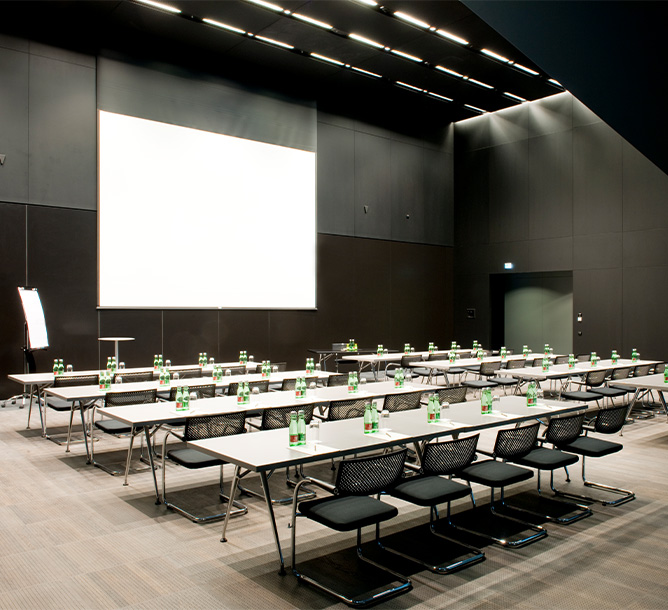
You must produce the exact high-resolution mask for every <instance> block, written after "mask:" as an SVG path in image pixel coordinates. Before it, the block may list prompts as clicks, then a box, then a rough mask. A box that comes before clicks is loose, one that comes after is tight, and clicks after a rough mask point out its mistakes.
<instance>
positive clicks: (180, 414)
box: [169, 409, 197, 417]
mask: <svg viewBox="0 0 668 610" xmlns="http://www.w3.org/2000/svg"><path fill="white" fill-rule="evenodd" d="M169 412H170V413H172V414H173V415H179V416H180V417H183V416H184V415H194V414H195V413H197V409H188V410H187V411H177V410H176V409H170V411H169Z"/></svg>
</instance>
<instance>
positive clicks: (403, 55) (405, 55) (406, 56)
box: [391, 49, 423, 63]
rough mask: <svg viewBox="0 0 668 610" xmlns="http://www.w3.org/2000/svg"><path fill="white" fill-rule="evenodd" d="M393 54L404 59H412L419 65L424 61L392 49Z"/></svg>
mask: <svg viewBox="0 0 668 610" xmlns="http://www.w3.org/2000/svg"><path fill="white" fill-rule="evenodd" d="M391 53H394V54H395V55H399V57H404V58H405V59H410V60H411V61H416V62H418V63H419V62H422V61H423V60H422V58H421V57H416V56H415V55H409V54H408V53H404V52H403V51H397V50H396V49H392V50H391Z"/></svg>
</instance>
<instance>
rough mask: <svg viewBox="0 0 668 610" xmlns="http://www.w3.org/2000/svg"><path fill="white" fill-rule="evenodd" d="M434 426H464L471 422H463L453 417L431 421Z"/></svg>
mask: <svg viewBox="0 0 668 610" xmlns="http://www.w3.org/2000/svg"><path fill="white" fill-rule="evenodd" d="M431 425H432V426H444V427H446V428H463V427H466V426H468V425H469V424H462V423H461V422H458V421H452V420H451V419H441V420H440V421H435V422H432V423H431Z"/></svg>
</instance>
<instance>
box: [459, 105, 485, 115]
mask: <svg viewBox="0 0 668 610" xmlns="http://www.w3.org/2000/svg"><path fill="white" fill-rule="evenodd" d="M464 108H468V109H469V110H474V111H475V112H480V113H481V114H484V113H486V112H487V111H486V110H483V109H482V108H478V107H477V106H471V104H464Z"/></svg>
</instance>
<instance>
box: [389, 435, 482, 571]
mask: <svg viewBox="0 0 668 610" xmlns="http://www.w3.org/2000/svg"><path fill="white" fill-rule="evenodd" d="M479 436H480V435H479V434H476V435H474V436H469V437H466V438H460V439H456V440H448V441H444V442H441V443H427V444H426V445H425V446H424V448H423V455H422V464H421V466H420V467H417V466H412V465H410V464H406V467H407V468H411V469H416V470H417V472H418V474H417V475H416V476H411V477H408V478H404V479H403V480H402V481H401V482H399V483H398V484H397V485H396V486H395V487H393V488H392V489H390V491H389V493H390V494H391V495H392V496H394V497H396V498H400V499H401V500H404V501H406V502H410V503H412V504H416V505H418V506H424V507H427V506H428V507H429V531H430V532H431V533H432V534H434V535H435V536H438V538H439V539H441V540H446V541H447V542H449V543H450V546H451V547H454V549H455V550H458V551H459V552H458V554H457V555H456V559H454V560H450V561H447V562H445V563H441V564H439V565H434V563H433V562H429V561H427V560H426V559H423V558H420V557H418V556H417V555H416V554H415V548H414V547H415V545H414V544H413V545H411V547H410V548H408V549H406V548H397V547H396V546H395V545H393V546H389V545H388V544H385V545H384V546H385V549H386V550H388V551H390V552H392V553H395V554H397V555H400V556H401V557H405V558H407V559H410V560H411V561H414V562H416V563H419V564H421V565H423V566H425V567H426V568H427V569H429V570H431V571H432V572H436V573H437V574H449V573H451V572H454V571H455V570H460V569H462V568H466V567H469V566H471V565H473V564H476V563H479V562H480V561H483V560H484V559H485V554H484V553H483V552H482V551H481V550H480V549H477V548H475V547H473V546H470V545H468V544H465V543H463V542H461V541H458V540H454V539H453V538H451V537H449V536H446V535H445V534H443V532H442V531H437V528H438V529H441V530H442V529H443V526H444V525H445V526H446V527H450V528H452V521H451V518H450V516H451V515H450V508H451V503H452V501H453V500H458V499H459V498H465V497H466V496H471V495H472V491H471V488H470V487H469V486H468V485H464V484H462V483H459V482H457V481H453V480H452V479H451V478H447V479H446V478H444V477H445V476H451V475H453V474H455V473H457V472H459V471H460V470H461V469H462V468H464V467H466V466H468V465H469V464H471V463H472V462H473V460H474V459H475V457H476V454H475V450H476V446H477V444H478V438H479ZM440 504H447V513H446V517H445V518H444V519H441V518H439V514H438V508H437V507H438V505H440ZM444 522H445V523H444ZM457 547H459V549H457ZM463 555H467V556H466V557H462V556H463Z"/></svg>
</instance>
